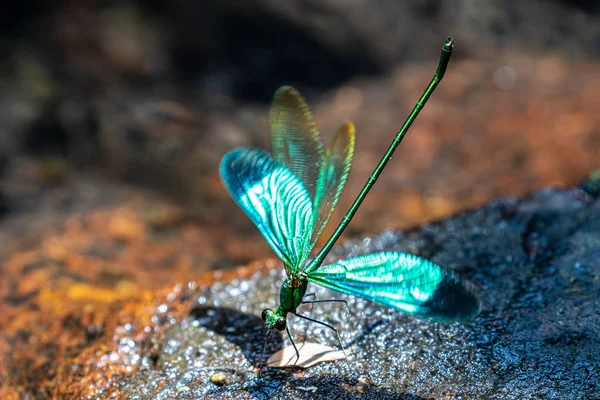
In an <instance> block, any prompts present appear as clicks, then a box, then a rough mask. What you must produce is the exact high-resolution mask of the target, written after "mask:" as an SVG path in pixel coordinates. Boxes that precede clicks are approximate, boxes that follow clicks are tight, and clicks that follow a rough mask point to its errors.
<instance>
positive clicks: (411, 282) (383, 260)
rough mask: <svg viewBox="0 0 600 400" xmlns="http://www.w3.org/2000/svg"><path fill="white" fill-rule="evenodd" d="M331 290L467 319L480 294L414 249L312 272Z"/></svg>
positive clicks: (475, 308) (432, 314) (430, 315)
mask: <svg viewBox="0 0 600 400" xmlns="http://www.w3.org/2000/svg"><path fill="white" fill-rule="evenodd" d="M307 277H308V280H309V281H311V282H313V283H316V284H318V285H321V286H324V287H326V288H329V289H333V290H337V291H339V292H342V293H346V294H350V295H352V296H356V297H360V298H362V299H366V300H370V301H373V302H376V303H379V304H383V305H385V306H388V307H392V308H396V309H398V310H400V311H403V312H405V313H407V314H410V315H415V316H418V317H425V318H431V319H434V320H438V321H455V320H464V319H468V318H471V317H473V316H475V315H476V314H477V313H478V312H479V309H480V301H479V298H478V296H477V295H476V294H475V293H474V292H473V291H472V290H471V289H470V288H469V287H468V286H467V285H466V284H465V283H463V282H461V281H460V280H459V279H458V278H457V277H456V276H455V275H454V274H453V273H452V272H451V271H448V270H446V269H444V268H442V267H440V266H439V265H436V264H434V263H432V262H430V261H428V260H425V259H423V258H419V257H417V256H413V255H411V254H405V253H396V252H385V253H375V254H369V255H366V256H360V257H356V258H351V259H348V260H342V261H339V262H337V263H335V264H331V265H326V266H323V267H321V268H319V269H317V270H315V271H312V272H310V273H308V274H307Z"/></svg>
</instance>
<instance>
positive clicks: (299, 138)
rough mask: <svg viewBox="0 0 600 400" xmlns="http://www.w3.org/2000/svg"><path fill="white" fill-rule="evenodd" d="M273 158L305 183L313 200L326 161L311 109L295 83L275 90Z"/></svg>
mask: <svg viewBox="0 0 600 400" xmlns="http://www.w3.org/2000/svg"><path fill="white" fill-rule="evenodd" d="M269 122H270V125H271V152H272V153H273V158H274V159H275V160H276V161H279V162H280V163H282V164H283V165H285V166H286V167H288V168H289V170H290V171H292V173H293V174H294V175H296V176H297V177H298V178H299V179H300V181H301V182H302V183H303V184H304V187H305V188H306V191H307V192H308V195H309V196H310V198H311V200H312V199H314V198H315V191H316V185H317V179H318V177H319V171H320V169H321V165H322V164H323V153H324V150H323V143H322V142H321V139H320V137H319V131H318V130H317V125H316V124H315V121H314V119H313V117H312V114H311V112H310V109H309V108H308V105H306V102H305V101H304V98H302V96H301V95H300V93H299V92H298V91H297V90H296V89H294V88H293V87H291V86H282V87H281V88H279V89H278V90H277V92H275V96H274V97H273V103H272V105H271V111H270V114H269Z"/></svg>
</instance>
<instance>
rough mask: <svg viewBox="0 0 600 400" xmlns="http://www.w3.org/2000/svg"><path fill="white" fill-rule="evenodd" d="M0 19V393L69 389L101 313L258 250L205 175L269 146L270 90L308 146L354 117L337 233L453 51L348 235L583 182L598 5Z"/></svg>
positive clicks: (364, 3)
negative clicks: (450, 47)
mask: <svg viewBox="0 0 600 400" xmlns="http://www.w3.org/2000/svg"><path fill="white" fill-rule="evenodd" d="M0 19H1V21H0V48H1V49H2V51H3V53H2V54H3V57H2V58H1V59H0V261H1V262H0V274H1V275H0V276H1V279H0V297H1V298H2V302H1V303H0V332H2V333H1V334H0V361H3V362H0V397H2V398H11V397H7V395H11V394H14V393H17V392H18V393H21V394H29V395H32V396H33V397H35V396H34V395H37V398H43V397H44V396H45V395H48V394H49V393H54V392H55V391H56V390H58V389H57V387H58V386H60V385H63V384H65V383H64V382H66V381H65V380H63V379H61V376H62V375H61V373H63V374H65V375H64V376H71V375H72V374H74V373H79V374H83V373H84V372H82V371H84V370H83V369H81V370H79V371H78V372H77V371H75V370H74V369H73V368H75V367H76V366H77V365H80V366H81V365H87V364H89V363H87V360H85V359H82V360H78V361H77V362H74V361H73V360H71V359H69V358H68V357H75V356H79V355H80V354H85V353H81V349H82V348H85V346H86V345H87V344H89V343H91V342H93V341H94V340H96V339H97V338H99V337H101V336H102V335H103V333H104V332H105V331H106V332H108V333H109V334H112V333H110V332H112V331H111V330H110V329H111V328H110V327H111V326H113V325H111V322H106V321H110V318H111V317H112V316H113V315H117V314H116V313H115V311H114V310H115V309H118V307H117V305H118V304H120V303H119V301H121V300H123V303H122V304H128V303H127V302H126V301H125V299H129V298H131V296H134V295H136V294H139V293H141V292H144V291H146V290H150V289H156V288H161V287H166V286H167V285H172V284H174V283H176V284H182V283H185V282H188V281H191V280H196V279H197V280H199V281H200V282H202V280H201V278H200V277H201V276H202V274H203V273H206V272H207V271H228V270H231V269H232V268H234V267H235V266H237V265H245V264H248V263H250V262H252V261H253V260H257V259H261V258H265V257H272V252H271V251H270V249H269V248H268V246H267V244H266V243H265V241H264V240H263V239H262V237H261V236H260V235H259V233H258V231H257V230H256V228H255V227H254V226H252V224H251V223H250V222H249V220H248V219H247V218H246V216H245V215H244V214H243V212H242V211H241V210H240V209H239V208H238V207H237V206H236V205H235V204H234V203H233V201H232V200H231V199H230V198H229V196H228V195H227V193H226V192H225V190H224V188H223V186H222V184H221V182H220V178H219V175H218V165H219V161H220V159H221V157H222V156H223V155H224V154H225V153H226V152H227V151H229V150H231V149H232V148H235V147H239V146H256V147H260V148H268V140H269V134H268V132H269V127H268V121H267V118H268V109H269V103H270V99H271V96H272V94H273V93H274V91H275V90H276V89H277V88H278V87H279V86H280V85H283V84H291V85H294V86H296V87H297V88H298V89H300V91H301V92H302V93H303V94H304V95H305V97H306V98H307V101H308V103H309V104H310V105H311V107H312V109H313V112H314V115H315V118H316V121H317V123H318V126H319V128H320V131H321V133H322V135H323V138H324V141H325V142H328V141H329V140H330V138H331V137H332V135H333V133H334V132H335V130H336V129H337V128H338V127H339V126H340V125H341V124H342V123H343V122H344V121H345V120H348V119H349V120H352V121H354V123H355V124H356V128H357V143H356V154H355V159H354V160H355V161H354V165H353V167H352V172H351V175H350V180H349V182H348V184H347V185H346V189H345V191H344V193H343V195H342V198H341V200H340V203H339V205H338V210H337V212H336V214H334V216H333V218H332V220H331V225H332V226H335V225H336V224H337V221H339V218H340V217H341V216H342V214H343V212H344V211H345V210H346V209H347V208H348V207H349V205H350V204H351V202H352V200H353V199H354V197H355V195H356V194H357V193H358V191H359V190H360V188H361V187H362V185H363V184H364V182H365V180H366V179H367V178H368V176H369V174H370V172H371V170H372V169H373V167H374V166H375V165H376V163H377V161H378V160H379V159H380V157H381V156H382V154H383V153H384V151H385V149H386V148H387V146H388V144H389V142H390V140H391V139H392V137H393V136H394V134H395V133H396V131H397V130H398V129H399V128H400V126H401V125H402V122H403V121H404V119H405V118H406V116H407V115H408V114H409V112H410V110H411V109H412V107H413V105H414V104H415V102H416V100H417V99H418V97H419V96H420V94H421V93H422V91H423V89H424V88H425V87H426V85H427V84H428V83H429V81H430V79H431V77H432V75H433V73H434V71H435V68H436V66H437V62H438V60H439V55H440V48H441V46H442V44H443V43H444V39H445V37H446V36H448V35H453V36H454V37H455V41H456V47H455V52H454V55H453V57H452V61H451V62H450V65H449V68H448V71H447V73H446V76H445V79H444V81H443V82H442V84H441V85H440V86H439V87H438V89H437V90H436V92H435V93H434V95H433V96H432V98H431V99H430V100H429V102H428V103H427V106H426V107H425V109H424V110H423V111H422V113H421V114H420V116H419V118H418V119H417V121H416V122H415V124H414V125H413V126H412V128H411V130H410V132H409V134H408V136H407V137H406V139H405V140H404V141H403V143H402V145H401V147H400V148H399V149H398V150H397V152H396V154H395V156H394V158H393V160H392V161H391V162H390V163H389V164H388V167H387V169H386V171H385V172H384V173H383V175H382V177H381V179H380V181H379V182H377V184H376V185H375V187H374V189H373V190H372V192H371V194H370V196H369V197H368V198H367V200H366V201H365V202H364V204H363V206H362V207H361V209H360V210H359V212H358V213H357V215H356V217H355V219H354V220H353V222H352V224H351V225H350V227H349V229H348V230H347V232H346V235H347V236H353V237H368V236H369V235H372V234H375V233H378V232H381V231H383V230H385V229H399V228H410V227H412V226H417V225H419V224H422V223H424V222H427V221H432V220H436V219H440V218H444V217H445V216H448V215H450V214H452V213H455V212H459V211H461V210H466V209H472V208H476V207H478V206H480V205H482V204H484V203H486V202H489V201H492V200H493V199H495V198H499V197H506V196H522V195H525V194H527V193H529V192H532V191H535V190H538V189H541V188H544V187H548V186H558V187H568V186H572V185H575V184H576V183H577V182H579V181H581V180H582V179H584V178H586V177H587V176H588V175H589V174H592V173H593V171H595V170H596V169H597V168H599V167H600V157H599V156H600V113H599V112H598V110H599V109H598V105H599V104H600V61H599V56H600V3H598V2H597V1H592V0H589V1H584V0H580V1H562V0H530V1H526V2H525V1H517V0H490V1H487V2H481V1H472V0H454V1H446V2H443V1H440V0H421V1H416V0H415V1H393V0H286V1H280V0H246V1H243V2H242V1H232V0H204V1H189V0H188V1H184V0H148V1H124V0H120V1H119V0H114V1H102V2H101V1H93V0H70V1H69V0H63V1H50V0H38V1H33V0H23V1H20V2H10V3H8V4H6V5H5V6H4V7H3V11H2V13H1V15H0ZM329 231H331V227H329ZM323 237H324V238H326V237H327V235H326V234H324V235H323ZM176 287H177V286H176ZM179 287H180V286H179ZM157 301H162V300H157ZM151 302H152V300H151V299H147V298H144V301H143V302H142V303H143V304H144V305H146V304H149V303H151ZM115 307H116V308H115ZM145 310H146V309H145V308H144V309H139V310H138V309H135V308H131V309H129V312H131V313H134V314H135V313H137V312H139V313H140V315H141V317H139V318H145V317H144V316H146V315H147V312H146V311H145ZM119 315H120V314H119ZM118 323H119V324H120V323H121V322H118ZM82 332H83V333H82ZM63 357H64V358H65V359H67V360H69V361H68V362H66V363H64V364H63V365H66V366H67V367H65V368H66V369H64V370H61V369H60V368H58V367H57V365H60V363H61V361H60V360H62V359H63ZM81 357H85V356H81ZM61 371H62V372H61ZM64 376H63V377H64ZM67 381H68V380H67ZM82 382H85V381H84V380H82ZM65 385H66V384H65ZM66 389H67V390H68V387H67V388H66ZM14 398H18V397H14Z"/></svg>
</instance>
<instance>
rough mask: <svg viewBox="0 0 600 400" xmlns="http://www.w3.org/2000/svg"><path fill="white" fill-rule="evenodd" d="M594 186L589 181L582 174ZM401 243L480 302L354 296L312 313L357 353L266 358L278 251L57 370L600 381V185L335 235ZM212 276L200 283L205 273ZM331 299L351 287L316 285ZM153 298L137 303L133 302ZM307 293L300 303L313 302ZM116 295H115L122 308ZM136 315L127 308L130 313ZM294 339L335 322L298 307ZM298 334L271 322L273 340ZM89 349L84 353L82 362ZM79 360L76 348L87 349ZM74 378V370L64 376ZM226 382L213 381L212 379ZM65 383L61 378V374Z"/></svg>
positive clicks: (124, 376) (470, 386)
mask: <svg viewBox="0 0 600 400" xmlns="http://www.w3.org/2000/svg"><path fill="white" fill-rule="evenodd" d="M585 187H589V185H587V186H585ZM381 250H395V251H407V252H411V253H415V254H419V255H422V256H424V257H427V258H430V259H431V260H433V261H435V262H437V263H439V264H442V265H445V266H447V267H449V268H451V269H453V270H455V271H457V272H458V273H459V274H460V275H461V276H462V277H464V278H465V279H467V280H468V281H470V282H471V283H472V284H473V285H474V286H475V287H476V289H477V290H478V291H479V293H480V295H481V298H482V302H483V308H482V312H481V313H480V315H479V316H477V317H476V318H475V319H474V320H472V321H470V322H467V323H462V324H460V323H457V324H438V323H433V322H428V321H423V320H418V319H415V318H412V317H408V316H406V315H403V314H401V313H399V312H396V311H393V310H390V309H386V308H384V307H380V306H377V305H375V304H372V303H368V302H365V301H362V300H357V299H355V298H348V301H349V315H348V314H347V313H346V310H345V309H344V307H340V306H336V305H322V306H319V307H317V306H315V307H313V309H312V310H311V309H309V308H306V309H302V313H304V314H308V313H310V315H311V316H312V317H314V318H316V319H319V320H322V321H327V322H330V323H335V324H336V325H337V326H338V328H339V329H340V332H341V336H342V342H343V343H344V345H345V347H346V349H347V350H348V351H349V352H350V353H351V355H350V356H349V359H348V362H347V363H346V362H339V361H338V362H335V363H326V364H320V365H317V366H315V367H312V368H309V369H306V370H295V371H289V370H273V369H263V372H262V374H261V375H260V376H259V375H258V374H257V373H258V371H259V367H260V366H261V365H262V358H261V352H262V348H263V344H264V340H265V338H264V331H263V327H262V322H261V321H260V317H259V315H260V312H261V310H262V309H263V308H265V307H274V306H276V299H277V298H278V289H279V285H280V284H281V281H282V278H283V272H282V271H281V268H280V266H279V265H278V262H274V261H268V262H261V263H256V264H254V265H251V266H249V267H245V268H243V269H241V270H238V271H237V272H236V273H235V276H234V277H233V278H234V279H232V276H229V277H220V278H219V277H218V276H217V277H216V278H218V279H216V280H215V279H214V278H215V277H213V280H215V281H214V282H213V283H212V284H210V285H209V284H207V283H208V280H204V281H202V280H199V281H198V282H196V283H189V284H186V285H176V286H175V287H173V288H171V289H168V290H163V291H159V292H154V293H153V294H149V295H147V296H145V297H143V296H142V297H140V298H138V299H136V300H133V301H131V302H129V303H128V304H126V305H125V306H123V307H122V308H121V310H120V311H119V312H116V313H115V314H114V316H113V317H112V320H113V321H117V322H116V323H112V324H106V325H105V326H106V327H107V328H106V330H105V334H104V335H102V336H101V337H100V339H98V340H97V341H96V342H94V343H92V344H91V345H89V346H88V347H86V348H85V349H84V350H83V351H82V352H80V353H79V355H78V356H77V357H74V358H72V359H68V358H67V359H65V360H63V365H62V366H60V367H59V368H58V369H59V370H73V368H75V365H79V364H78V362H79V361H81V360H86V361H85V364H84V367H82V366H81V365H80V368H82V370H83V371H85V373H82V374H79V375H78V374H70V375H67V376H65V379H67V381H66V382H64V386H63V387H64V388H68V389H66V390H65V391H64V392H60V391H59V392H57V394H61V395H64V396H68V395H70V396H71V397H73V398H128V399H147V398H154V399H171V398H178V399H196V398H213V399H221V398H369V399H385V398H406V399H424V398H503V399H523V398H528V399H529V398H532V399H537V398H540V399H541V398H544V399H593V398H597V396H598V394H599V393H600V384H599V379H598V378H600V337H599V335H600V334H599V333H598V332H599V329H598V328H599V325H600V317H599V315H600V302H599V298H598V297H599V292H600V263H599V261H598V255H599V254H600V199H599V198H598V197H597V195H595V194H593V193H589V192H586V191H584V190H581V189H572V190H560V189H546V190H543V191H541V192H538V193H535V194H533V195H530V196H528V197H526V198H523V199H505V200H499V201H495V202H493V203H491V204H488V205H486V206H484V207H482V208H480V209H477V210H474V211H469V212H464V213H460V214H457V215H454V216H452V217H450V218H448V219H446V220H443V221H440V222H437V223H433V224H429V225H425V226H422V227H421V228H419V229H415V230H411V231H404V232H403V231H388V232H385V233H383V234H380V235H377V236H373V237H370V238H364V239H359V240H351V241H347V242H345V243H344V244H343V245H342V246H339V247H337V248H336V249H335V250H334V253H333V254H331V256H330V260H334V259H337V258H342V257H352V256H356V255H358V254H363V253H369V252H375V251H381ZM203 282H204V283H203ZM309 291H316V293H317V295H318V297H319V298H320V299H327V298H342V296H341V295H338V294H336V293H334V292H330V291H328V290H325V289H322V288H319V287H316V286H311V288H309ZM142 304H144V307H145V309H146V310H147V311H146V312H145V313H142V314H138V316H136V317H134V318H132V317H131V314H130V313H128V311H127V310H132V309H139V308H141V307H140V306H141V305H142ZM303 307H305V306H303ZM117 308H118V307H117ZM125 321H126V322H125ZM290 326H291V327H292V332H293V335H294V337H295V338H296V340H297V342H303V341H304V340H305V339H306V340H308V341H311V342H319V343H323V344H328V345H331V346H336V345H337V342H336V339H335V335H334V334H333V333H332V332H331V331H329V330H328V329H323V328H322V327H320V326H318V325H315V324H309V325H308V326H307V325H306V324H305V321H302V320H299V319H296V318H295V317H290ZM286 344H287V338H284V337H282V336H280V335H279V334H275V335H271V338H270V340H269V341H268V346H267V355H268V354H270V353H272V352H274V351H276V350H277V349H279V348H281V347H282V346H285V345H286ZM77 360H79V361H77ZM76 361H77V362H76ZM69 379H71V381H69ZM215 382H216V383H215ZM61 390H62V389H61Z"/></svg>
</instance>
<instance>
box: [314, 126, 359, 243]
mask: <svg viewBox="0 0 600 400" xmlns="http://www.w3.org/2000/svg"><path fill="white" fill-rule="evenodd" d="M354 137H355V130H354V124H352V122H346V123H345V124H344V125H342V126H341V127H340V129H338V131H337V133H336V135H335V136H334V138H333V141H332V142H331V144H330V145H329V148H328V149H327V153H326V154H325V159H324V162H323V165H322V166H321V171H320V175H319V179H318V181H317V190H316V194H315V199H314V203H313V209H314V210H315V211H314V216H313V222H314V232H313V235H312V243H313V244H314V243H316V241H317V240H319V237H320V236H321V233H323V229H325V226H326V225H327V222H328V221H329V218H330V217H331V214H333V210H334V209H335V206H336V204H337V202H338V199H339V198H340V194H342V189H344V185H345V184H346V180H347V179H348V174H350V166H351V165H352V156H353V155H354Z"/></svg>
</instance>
